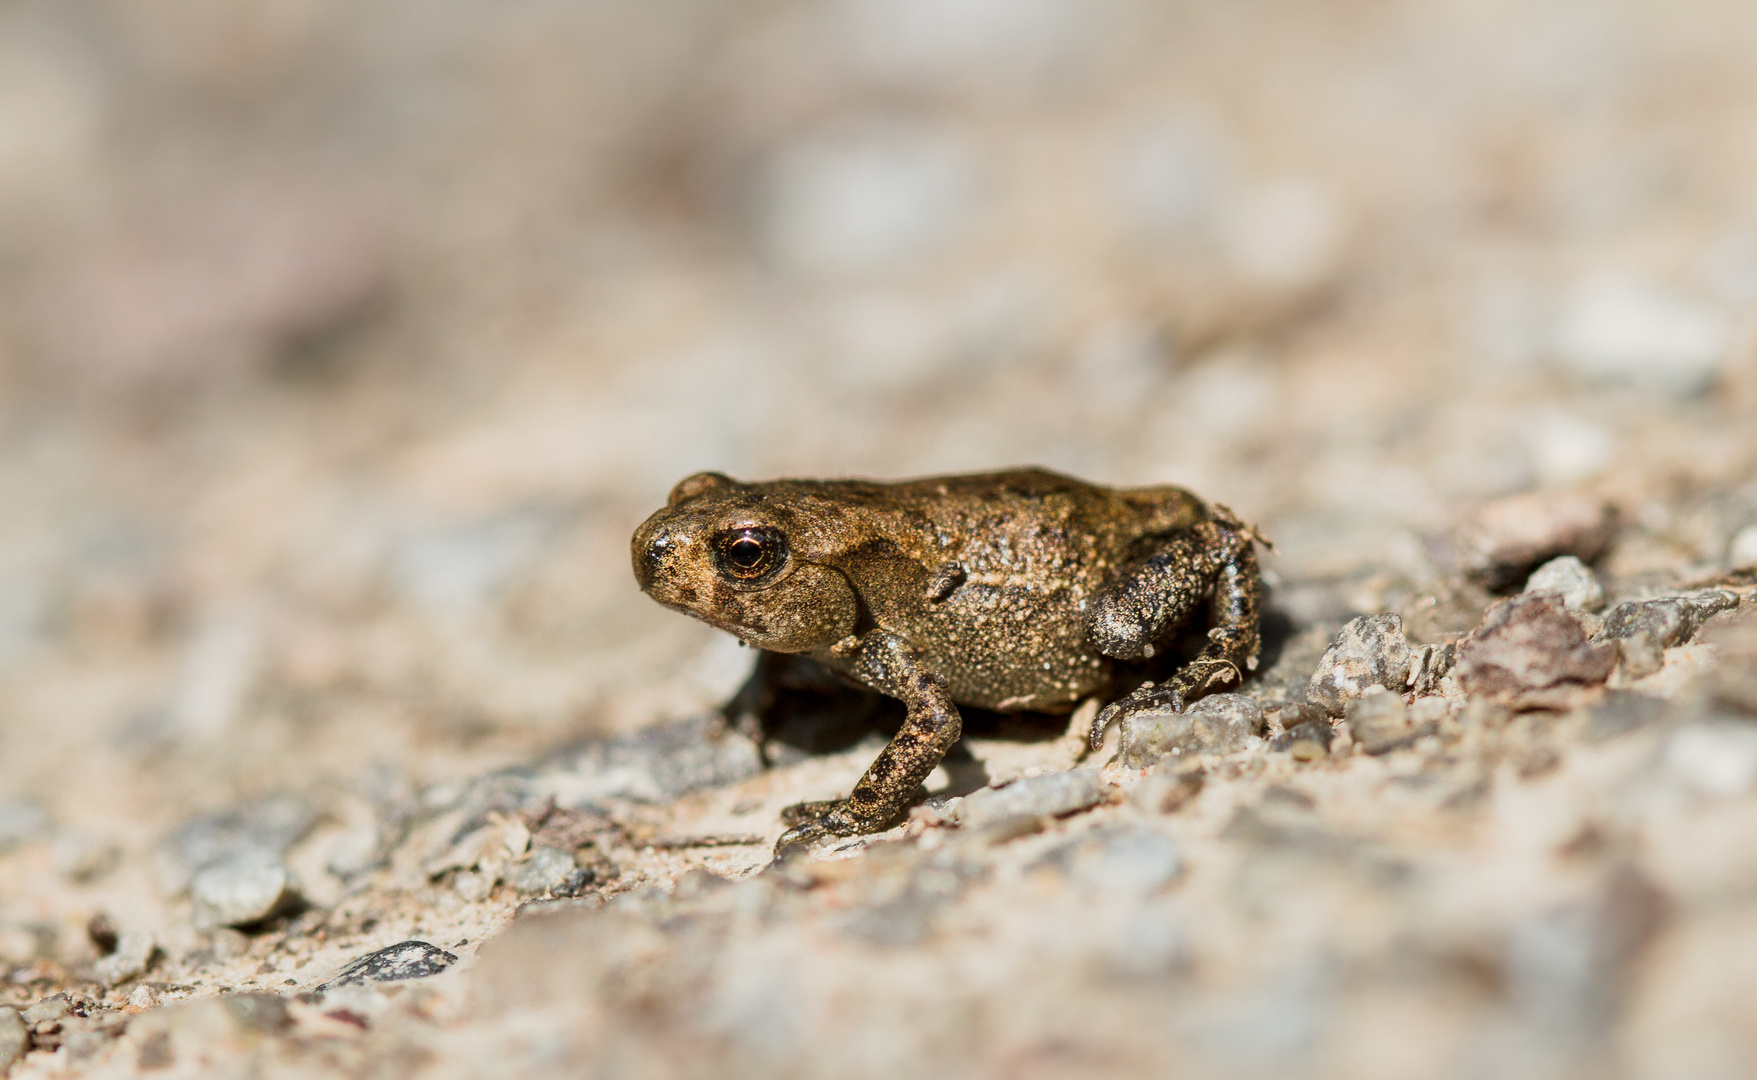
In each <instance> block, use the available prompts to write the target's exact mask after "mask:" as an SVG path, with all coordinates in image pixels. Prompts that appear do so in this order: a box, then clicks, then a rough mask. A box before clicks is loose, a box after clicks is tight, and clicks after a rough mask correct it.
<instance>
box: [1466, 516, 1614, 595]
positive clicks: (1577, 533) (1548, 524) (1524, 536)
mask: <svg viewBox="0 0 1757 1080" xmlns="http://www.w3.org/2000/svg"><path fill="white" fill-rule="evenodd" d="M1615 528H1616V511H1615V509H1614V508H1613V507H1612V506H1611V504H1610V503H1608V502H1606V501H1605V500H1604V499H1601V498H1599V497H1597V496H1593V495H1587V494H1583V493H1569V492H1532V493H1529V494H1525V495H1514V496H1510V497H1508V498H1505V499H1498V500H1496V501H1494V502H1491V503H1489V504H1487V505H1486V506H1483V507H1482V508H1481V509H1479V510H1478V511H1477V512H1476V513H1475V514H1474V515H1472V517H1471V518H1470V520H1468V521H1466V522H1465V523H1464V524H1463V525H1462V526H1461V527H1460V528H1459V530H1458V535H1457V543H1458V560H1459V566H1460V568H1461V569H1462V570H1463V571H1464V573H1465V575H1466V576H1467V577H1469V578H1470V579H1471V580H1473V581H1476V582H1479V583H1481V584H1483V585H1486V586H1487V587H1489V588H1491V589H1501V588H1505V587H1507V586H1509V585H1512V584H1514V583H1515V582H1517V581H1519V580H1521V579H1522V578H1524V577H1526V575H1527V574H1529V573H1530V572H1531V570H1532V569H1533V568H1535V567H1537V566H1538V565H1539V564H1541V563H1544V562H1547V561H1549V560H1551V559H1554V558H1556V557H1558V556H1561V555H1572V556H1574V557H1575V558H1577V559H1580V560H1583V561H1585V562H1591V561H1592V560H1593V559H1595V558H1597V557H1598V556H1599V555H1601V554H1603V552H1604V550H1605V548H1606V547H1607V546H1608V545H1609V544H1610V540H1611V536H1612V534H1613V533H1614V531H1615Z"/></svg>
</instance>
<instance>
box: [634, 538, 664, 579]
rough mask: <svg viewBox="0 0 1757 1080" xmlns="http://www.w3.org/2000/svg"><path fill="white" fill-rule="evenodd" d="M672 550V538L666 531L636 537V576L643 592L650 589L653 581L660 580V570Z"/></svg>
mask: <svg viewBox="0 0 1757 1080" xmlns="http://www.w3.org/2000/svg"><path fill="white" fill-rule="evenodd" d="M643 532H645V530H643ZM670 550H671V539H670V537H668V536H666V535H665V534H664V533H659V534H657V535H653V534H651V533H647V534H646V535H637V536H636V537H635V549H634V552H635V557H634V578H635V581H636V582H637V583H639V585H640V587H641V590H642V591H643V592H645V591H647V590H650V589H651V588H652V587H653V582H654V581H656V580H658V577H659V571H660V570H661V569H662V568H663V566H664V563H665V556H666V554H667V553H668V552H669V551H670Z"/></svg>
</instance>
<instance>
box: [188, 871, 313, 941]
mask: <svg viewBox="0 0 1757 1080" xmlns="http://www.w3.org/2000/svg"><path fill="white" fill-rule="evenodd" d="M295 896H296V893H295V892H294V890H293V886H292V875H291V873H290V872H289V871H288V870H287V867H286V865H285V864H284V863H282V862H280V861H279V860H278V859H276V860H272V861H271V860H267V859H261V858H244V859H236V860H233V861H230V862H224V863H220V864H218V865H214V866H209V867H208V868H206V869H205V870H202V871H201V872H200V873H198V874H196V875H195V880H194V881H191V882H190V883H189V898H190V900H191V901H193V902H194V906H195V912H194V918H195V926H196V929H198V930H212V929H214V928H215V927H220V926H249V925H251V924H252V923H259V922H262V921H263V920H264V919H267V918H269V917H270V916H272V915H275V914H276V913H278V912H279V911H281V910H282V909H283V908H284V907H286V906H287V905H288V904H289V903H290V902H291V901H292V900H293V899H294V897H295Z"/></svg>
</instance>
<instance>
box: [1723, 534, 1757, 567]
mask: <svg viewBox="0 0 1757 1080" xmlns="http://www.w3.org/2000/svg"><path fill="white" fill-rule="evenodd" d="M1727 565H1728V566H1729V567H1730V568H1732V569H1734V570H1751V569H1757V525H1747V526H1745V527H1744V528H1742V529H1740V530H1739V531H1738V534H1737V535H1736V536H1734V537H1733V542H1732V544H1731V545H1730V546H1729V547H1728V548H1727Z"/></svg>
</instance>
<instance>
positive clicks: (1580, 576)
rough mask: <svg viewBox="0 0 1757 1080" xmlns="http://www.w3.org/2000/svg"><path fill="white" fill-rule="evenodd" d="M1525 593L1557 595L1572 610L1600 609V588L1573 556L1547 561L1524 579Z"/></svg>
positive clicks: (1582, 564)
mask: <svg viewBox="0 0 1757 1080" xmlns="http://www.w3.org/2000/svg"><path fill="white" fill-rule="evenodd" d="M1525 591H1526V592H1528V593H1533V592H1545V591H1549V592H1558V593H1561V594H1562V602H1563V603H1564V604H1566V605H1568V607H1569V608H1571V609H1573V610H1575V611H1598V610H1599V609H1601V608H1603V607H1604V600H1605V597H1604V586H1603V585H1600V584H1599V583H1598V577H1597V576H1596V575H1594V574H1593V572H1592V570H1591V569H1590V568H1589V567H1588V566H1587V565H1586V564H1585V563H1583V562H1581V561H1580V560H1579V559H1578V558H1576V557H1574V556H1573V555H1563V556H1561V557H1559V558H1555V559H1551V560H1550V561H1549V562H1547V563H1544V564H1543V565H1542V566H1540V567H1538V568H1537V569H1536V570H1534V571H1532V574H1531V577H1529V578H1528V579H1526V582H1525Z"/></svg>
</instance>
